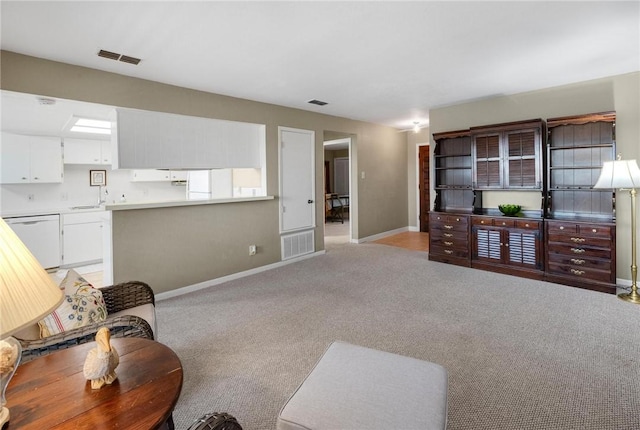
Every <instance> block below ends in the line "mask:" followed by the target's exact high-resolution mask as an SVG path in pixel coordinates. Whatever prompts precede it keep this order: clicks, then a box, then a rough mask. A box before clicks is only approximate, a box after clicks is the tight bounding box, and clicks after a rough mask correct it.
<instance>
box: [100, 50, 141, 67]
mask: <svg viewBox="0 0 640 430" xmlns="http://www.w3.org/2000/svg"><path fill="white" fill-rule="evenodd" d="M98 57H102V58H108V59H109V60H116V61H122V62H123V63H129V64H135V65H137V64H138V63H140V61H142V60H140V58H136V57H130V56H128V55H122V54H118V53H117V52H111V51H105V50H104V49H101V50H100V51H98Z"/></svg>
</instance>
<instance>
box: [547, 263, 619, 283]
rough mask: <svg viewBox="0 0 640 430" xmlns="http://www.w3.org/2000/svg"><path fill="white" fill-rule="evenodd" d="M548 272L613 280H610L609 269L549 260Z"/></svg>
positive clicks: (598, 279) (603, 280)
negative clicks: (576, 265) (597, 268)
mask: <svg viewBox="0 0 640 430" xmlns="http://www.w3.org/2000/svg"><path fill="white" fill-rule="evenodd" d="M548 270H549V272H551V273H556V274H560V275H565V276H570V277H573V278H576V279H584V280H587V281H589V280H592V281H600V282H613V281H612V280H611V276H612V275H611V271H610V270H596V269H589V268H586V267H575V266H573V265H566V264H560V263H555V262H549V267H548Z"/></svg>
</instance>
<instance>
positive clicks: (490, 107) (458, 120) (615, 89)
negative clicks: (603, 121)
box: [429, 72, 640, 279]
mask: <svg viewBox="0 0 640 430" xmlns="http://www.w3.org/2000/svg"><path fill="white" fill-rule="evenodd" d="M604 111H616V118H617V121H616V147H617V151H618V152H619V153H621V154H622V156H623V158H625V159H637V160H640V72H635V73H630V74H625V75H620V76H612V77H609V78H604V79H597V80H593V81H587V82H581V83H575V84H571V85H565V86H560V87H554V88H548V89H545V90H540V91H532V92H527V93H522V94H516V95H513V96H504V97H496V98H492V99H489V100H480V101H476V102H471V103H464V104H460V105H455V106H449V107H444V108H440V109H433V110H431V111H430V112H429V120H430V128H431V130H430V131H431V133H438V132H443V131H450V130H460V129H466V128H469V127H472V126H478V125H485V124H497V123H502V122H509V121H518V120H526V119H532V118H542V119H546V118H553V117H559V116H568V115H579V114H584V113H593V112H604ZM483 200H484V198H483ZM616 207H617V211H616V214H617V221H616V224H617V242H616V244H617V252H616V253H617V276H618V278H622V279H630V278H631V274H630V266H631V246H630V242H631V241H630V240H629V237H630V228H631V225H630V220H631V216H630V210H631V206H630V203H629V197H628V193H626V192H618V195H617V198H616Z"/></svg>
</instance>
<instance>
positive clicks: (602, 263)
mask: <svg viewBox="0 0 640 430" xmlns="http://www.w3.org/2000/svg"><path fill="white" fill-rule="evenodd" d="M549 264H550V265H551V264H555V265H558V264H561V265H565V266H568V267H573V268H574V269H585V268H586V269H590V270H591V269H596V270H605V271H610V270H611V260H607V259H600V258H591V257H584V256H575V255H565V254H553V253H551V254H549Z"/></svg>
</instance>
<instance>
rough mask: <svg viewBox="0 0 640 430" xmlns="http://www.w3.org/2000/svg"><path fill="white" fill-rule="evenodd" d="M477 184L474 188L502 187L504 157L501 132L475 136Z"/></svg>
mask: <svg viewBox="0 0 640 430" xmlns="http://www.w3.org/2000/svg"><path fill="white" fill-rule="evenodd" d="M473 141H474V145H473V146H474V155H475V181H474V182H475V184H474V188H478V189H491V188H502V184H503V182H502V168H503V167H502V157H501V153H500V134H498V133H493V134H486V135H478V136H474V139H473Z"/></svg>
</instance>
